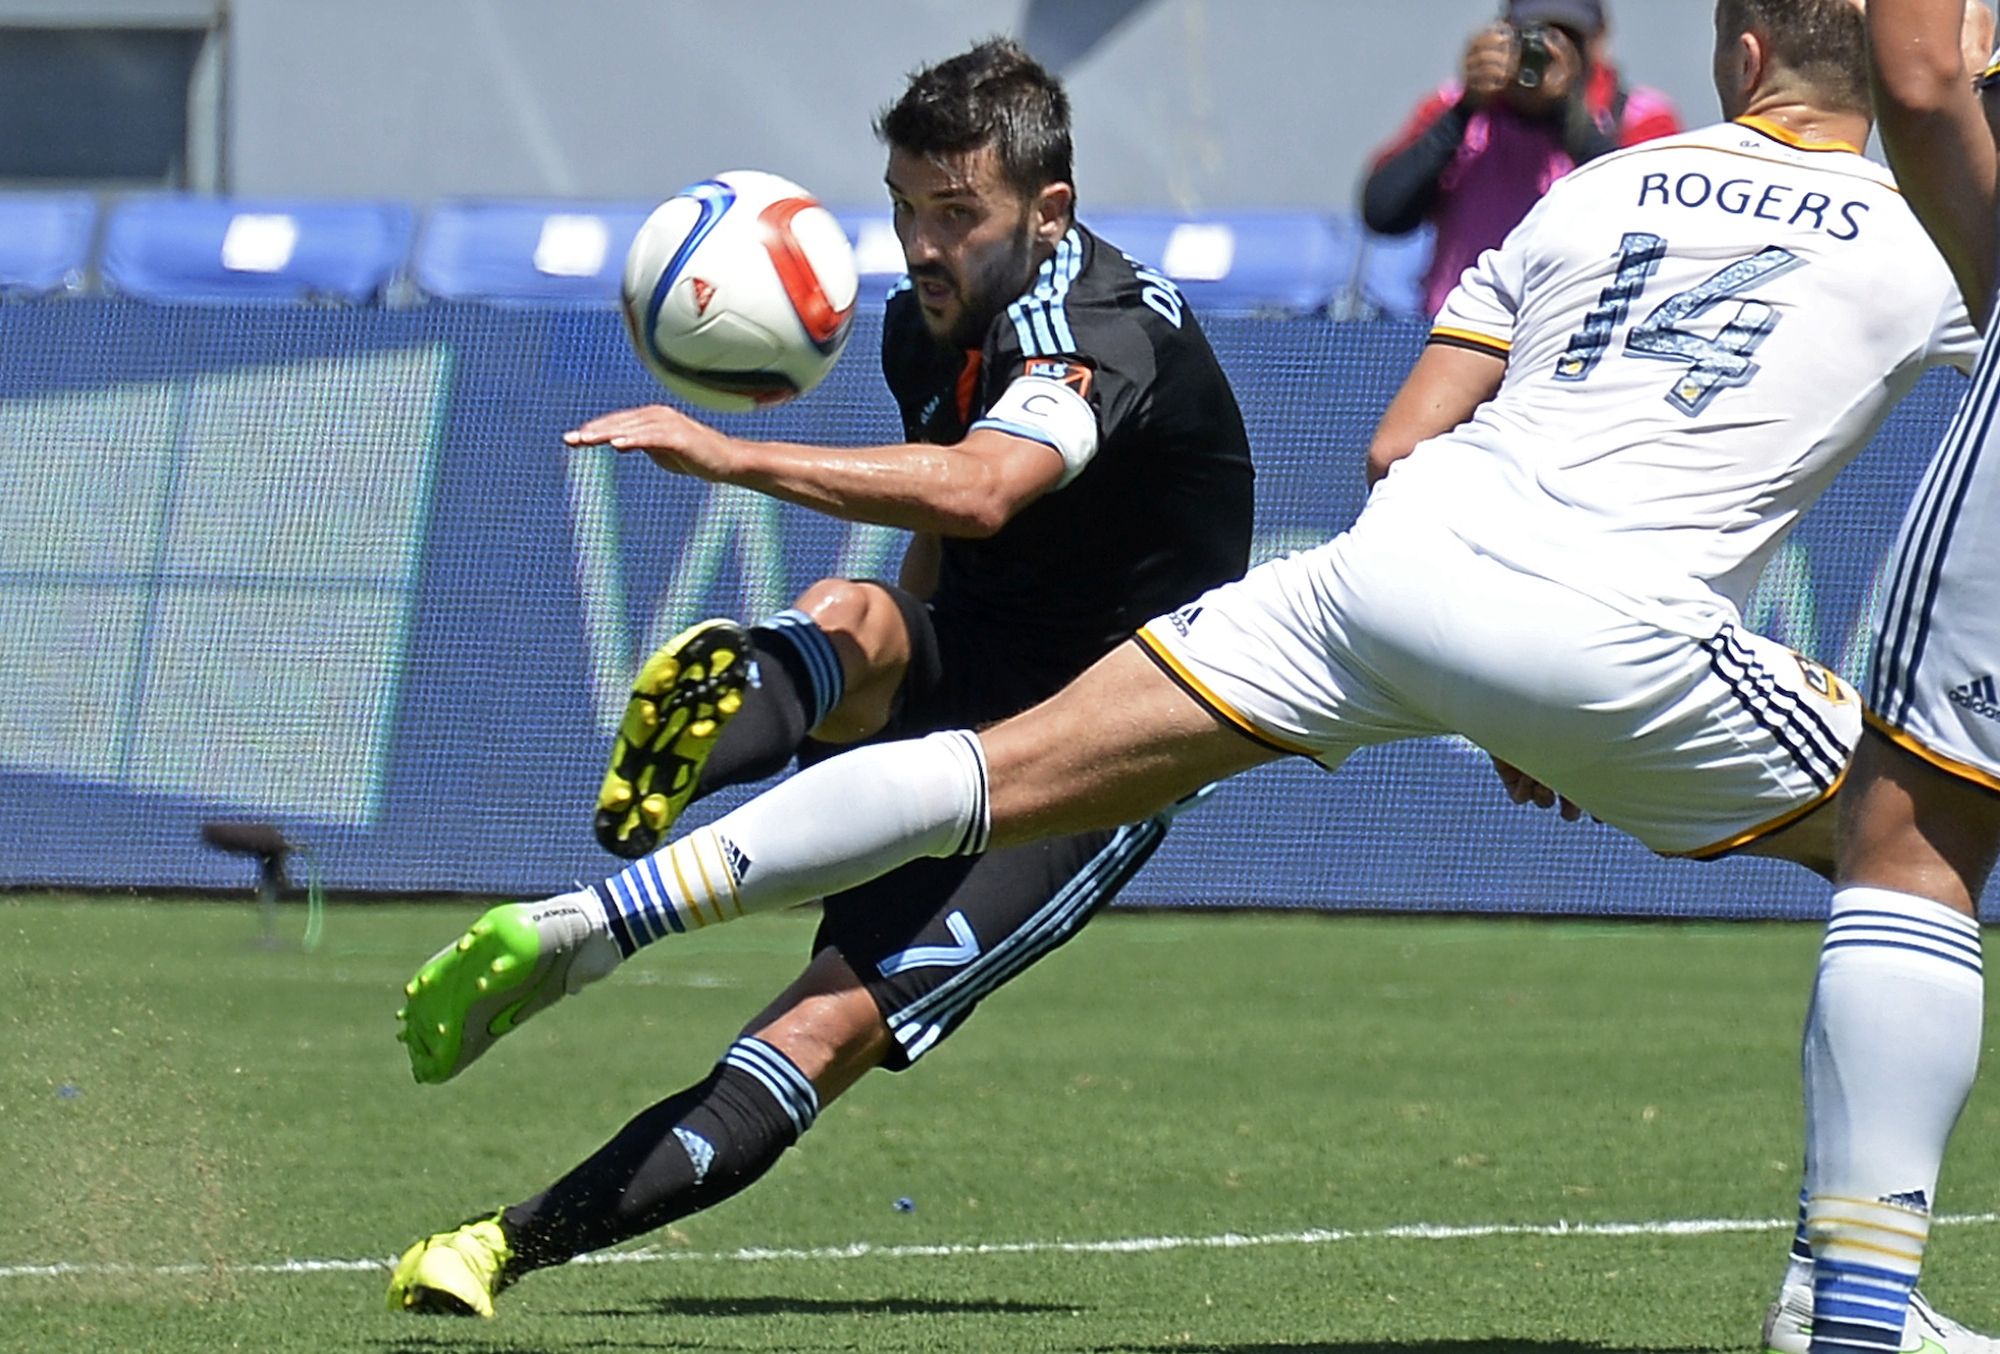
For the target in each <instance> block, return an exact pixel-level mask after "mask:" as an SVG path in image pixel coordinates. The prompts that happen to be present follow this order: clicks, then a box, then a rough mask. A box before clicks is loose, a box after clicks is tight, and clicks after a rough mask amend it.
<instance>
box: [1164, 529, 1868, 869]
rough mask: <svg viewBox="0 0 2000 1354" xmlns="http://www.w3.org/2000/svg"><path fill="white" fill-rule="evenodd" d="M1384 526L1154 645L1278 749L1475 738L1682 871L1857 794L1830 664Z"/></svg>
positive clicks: (1216, 598) (1260, 578) (1212, 603)
mask: <svg viewBox="0 0 2000 1354" xmlns="http://www.w3.org/2000/svg"><path fill="white" fill-rule="evenodd" d="M1377 506H1380V505H1374V506H1371V510H1370V511H1368V512H1364V513H1363V514H1362V517H1361V520H1360V521H1359V522H1357V523H1356V524H1355V526H1354V528H1353V529H1352V530H1351V531H1349V532H1347V533H1346V534H1345V535H1342V536H1341V537H1339V538H1338V539H1336V540H1334V541H1331V542H1329V543H1328V544H1326V545H1323V546H1321V547H1319V548H1318V549H1315V550H1311V551H1308V552H1306V553H1303V554H1298V555H1291V556H1288V557H1286V558H1284V559H1279V560H1273V561H1271V562H1270V563H1268V564H1265V565H1262V566H1260V567H1258V568H1257V569H1254V570H1252V571H1251V573H1250V574H1249V575H1248V576H1247V577H1245V578H1244V579H1242V580H1241V581H1239V582H1236V583H1231V584H1228V585H1226V586H1224V587H1221V588H1217V589H1215V590H1214V591H1212V592H1210V593H1208V594H1206V595H1205V596H1203V597H1202V598H1200V599H1199V600H1197V601H1195V602H1193V603H1191V604H1189V605H1188V606H1185V607H1182V608H1181V609H1180V610H1179V611H1176V612H1174V613H1172V614H1171V615H1167V616H1162V617H1160V618H1158V619H1156V620H1153V621H1150V622H1148V623H1147V624H1146V626H1145V627H1144V628H1143V629H1142V630H1141V631H1140V633H1139V640H1140V643H1141V644H1142V645H1143V646H1144V647H1145V650H1146V652H1147V653H1148V654H1149V655H1151V656H1152V658H1153V659H1154V661H1155V662H1157V663H1158V664H1159V665H1160V666H1161V667H1162V668H1163V669H1164V670H1165V671H1166V672H1167V673H1168V675H1169V676H1171V677H1172V678H1174V680H1176V681H1177V682H1179V683H1180V685H1181V686H1182V687H1183V688H1185V689H1186V690H1187V691H1188V692H1189V693H1190V694H1192V695H1193V696H1194V697H1195V699H1197V700H1199V701H1200V702H1201V703H1202V704H1204V705H1205V706H1207V707H1208V709H1209V710H1210V711H1211V712H1212V713H1213V714H1215V716H1216V717H1217V718H1219V719H1221V720H1223V721H1225V722H1227V723H1229V724H1232V725H1234V726H1235V727H1236V728H1238V729H1239V730H1241V731H1242V732H1243V733H1244V734H1246V735H1247V736H1248V737H1250V738H1253V739H1255V740H1257V741H1259V742H1262V743H1265V744H1267V745H1269V746H1271V747H1273V748H1277V749H1279V750H1281V751H1285V752H1292V753H1298V754H1300V755H1303V756H1308V757H1312V758H1314V759H1315V760H1317V761H1319V762H1320V763H1321V764H1323V765H1325V766H1327V767H1329V768H1331V767H1335V766H1338V765H1339V764H1340V763H1341V762H1342V761H1343V760H1344V759H1345V758H1346V757H1347V756H1348V754H1349V753H1351V752H1353V751H1355V750H1356V749H1358V748H1362V747H1367V746H1370V745H1372V744H1377V743H1387V742H1392V741H1394V740H1396V739H1401V738H1412V737H1419V736H1423V735H1430V734H1446V733H1459V734H1463V735H1465V736H1466V737H1467V738H1470V739H1471V740H1472V741H1473V742H1475V743H1477V744H1479V745H1480V746H1481V747H1483V748H1485V749H1486V750H1487V751H1488V752H1491V753H1493V754H1495V755H1496V756H1498V757H1501V758H1503V759H1504V760H1506V761H1509V762H1512V763H1513V764H1514V765H1516V766H1518V767H1520V768H1521V769H1522V770H1524V771H1526V772H1527V773H1528V774H1530V775H1532V776H1534V777H1535V778H1536V779H1537V780H1540V781H1542V782H1543V783H1544V784H1547V785H1549V786H1552V787H1553V788H1555V789H1556V790H1558V791H1560V792H1561V793H1562V794H1564V795H1566V796H1568V797H1569V798H1570V799H1571V800H1573V801H1574V802H1575V803H1577V804H1578V805H1580V806H1581V807H1582V808H1583V809H1585V810H1586V811H1587V812H1589V813H1591V814H1593V815H1595V816H1596V817H1598V818H1600V819H1602V820H1603V821H1605V822H1607V823H1610V824H1612V825H1614V826H1616V827H1618V828H1621V829H1623V830H1624V831H1626V832H1629V833H1631V834H1632V835H1633V836H1635V837H1637V838H1638V839H1639V840H1640V841H1642V842H1644V843H1645V844H1646V845H1648V846H1650V847H1652V848H1653V849H1654V850H1656V851H1661V852H1665V853H1669V854H1674V855H1690V856H1709V855H1717V854H1720V853H1722V852H1725V851H1729V850H1732V849H1734V848H1736V847H1739V846H1743V845H1746V844H1748V843H1749V842H1751V841H1754V840H1756V839H1757V838H1758V837H1760V836H1763V835H1765V834H1767V833H1770V832H1774V831H1776V830H1777V829H1778V828H1781V827H1783V826H1785V825H1786V824H1788V823H1790V822H1792V821H1793V820H1795V819H1797V818H1799V817H1801V816H1803V815H1804V814H1806V813H1807V812H1809V811H1810V810H1812V809H1813V808H1815V807H1817V806H1818V805H1819V804H1821V803H1822V802H1824V801H1825V799H1826V798H1827V797H1828V796H1830V795H1831V794H1832V793H1833V791H1834V790H1835V789H1837V788H1838V786H1839V784H1840V781H1841V780H1842V778H1843V777H1844V776H1845V775H1846V771H1847V764H1848V761H1849V759H1850V757H1851V756H1852V753H1853V750H1854V745H1855V743H1856V742H1857V741H1858V740H1859V738H1860V735H1861V703H1860V701H1859V700H1858V699H1857V698H1856V696H1855V693H1854V690H1853V688H1851V687H1849V686H1848V685H1847V684H1846V683H1844V682H1842V681H1841V680H1840V679H1839V678H1838V677H1836V676H1834V675H1833V674H1832V673H1830V672H1828V671H1827V670H1826V669H1825V668H1823V667H1821V666H1820V665H1819V664H1817V663H1814V662H1812V661H1810V660H1808V659H1805V658H1802V657H1800V656H1799V655H1797V654H1795V653H1793V652H1792V651H1791V650H1789V649H1787V648H1785V647H1784V646H1782V645H1780V644H1777V643H1774V642H1773V641H1771V640H1768V639H1765V638H1763V637H1761V636H1759V635H1754V634H1749V633H1747V632H1744V631H1742V630H1740V629H1738V628H1737V627H1735V626H1732V625H1724V626H1723V627H1722V628H1721V630H1720V631H1719V632H1718V633H1714V634H1712V635H1711V636H1710V637H1708V638H1707V639H1698V638H1695V637H1693V636H1690V635H1688V634H1685V633H1675V632H1672V631H1669V630H1666V629H1663V628H1661V627H1660V626H1659V625H1657V624H1653V623H1649V622H1646V621H1641V620H1637V619H1634V618H1633V617H1631V616H1629V615H1626V614H1625V613H1624V612H1622V611H1619V610H1617V609H1614V608H1613V607H1612V606H1610V605H1608V604H1606V603H1605V602H1602V601H1598V600H1596V599H1594V598H1592V597H1588V596H1585V595H1584V594H1582V593H1581V592H1578V591H1576V590H1575V589H1572V588H1570V587H1567V586H1565V585H1564V584H1562V583H1559V582H1555V581H1552V580H1550V579H1547V578H1543V577H1540V576H1538V575H1534V574H1528V573H1523V572H1521V571H1520V570H1518V569H1516V568H1514V567H1512V566H1510V565H1507V564H1503V563H1501V562H1500V561H1498V560H1495V559H1493V558H1491V557H1490V556H1486V555H1482V554H1480V553H1479V552H1478V551H1476V550H1475V549H1474V548H1472V547H1471V546H1469V545H1467V544H1466V543H1465V542H1464V541H1462V540H1461V539H1459V537H1457V536H1456V535H1454V534H1452V533H1451V532H1450V531H1448V530H1446V529H1444V528H1442V527H1439V526H1436V525H1434V524H1432V523H1430V522H1427V521H1425V520H1424V519H1423V518H1422V516H1421V514H1419V513H1415V512H1410V511H1404V510H1401V509H1397V510H1393V511H1377V510H1375V507H1377ZM1495 792H1496V793H1498V790H1497V788H1496V791H1495Z"/></svg>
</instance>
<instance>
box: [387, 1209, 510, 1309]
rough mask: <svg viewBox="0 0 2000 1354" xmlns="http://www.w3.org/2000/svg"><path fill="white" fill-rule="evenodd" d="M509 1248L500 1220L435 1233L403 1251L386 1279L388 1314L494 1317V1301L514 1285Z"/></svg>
mask: <svg viewBox="0 0 2000 1354" xmlns="http://www.w3.org/2000/svg"><path fill="white" fill-rule="evenodd" d="M513 1258H514V1248H513V1247H512V1246H509V1245H508V1244H507V1234H506V1233H505V1232H502V1231H501V1230H500V1215H499V1214H498V1213H495V1214H493V1215H492V1216H491V1217H486V1218H474V1219H473V1220H472V1221H470V1222H464V1223H460V1224H459V1225H458V1226H457V1227H454V1228H452V1229H451V1230H450V1231H449V1232H436V1233H433V1234H432V1235H430V1236H427V1237H425V1238H424V1239H423V1240H422V1241H419V1242H418V1243H417V1244H416V1245H414V1246H412V1247H410V1248H409V1249H408V1250H406V1251H404V1252H403V1258H402V1259H400V1260H398V1261H397V1262H396V1270H395V1273H393V1274H391V1275H390V1276H389V1310H390V1311H392V1312H429V1313H433V1314H436V1315H443V1316H484V1317H491V1316H492V1315H493V1299H494V1298H496V1297H498V1296H499V1295H500V1290H501V1289H503V1288H505V1287H506V1286H507V1285H508V1284H510V1283H512V1282H513V1278H512V1277H511V1276H510V1275H509V1274H508V1273H507V1263H508V1261H510V1260H512V1259H513Z"/></svg>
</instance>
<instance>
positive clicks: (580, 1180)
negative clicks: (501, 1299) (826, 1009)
mask: <svg viewBox="0 0 2000 1354" xmlns="http://www.w3.org/2000/svg"><path fill="white" fill-rule="evenodd" d="M818 1113H819V1095H818V1093H817V1092H816V1091H815V1090H814V1089H813V1085H812V1083H811V1082H810V1081H808V1080H806V1077H805V1074H804V1073H803V1072H801V1071H799V1069H798V1068H797V1066H795V1065H794V1064H793V1063H792V1061H791V1059H789V1058H787V1057H785V1055H784V1054H782V1053H780V1052H778V1050H776V1049H775V1048H772V1047H771V1046H770V1045H769V1044H766V1043H765V1042H763V1041H762V1040H761V1039H752V1038H747V1037H746V1038H743V1039H738V1040H737V1041H736V1042H735V1043H734V1044H731V1045H730V1046H729V1051H728V1052H727V1053H725V1054H723V1056H722V1061H721V1062H719V1063H717V1064H716V1065H715V1070H714V1071H712V1072H710V1073H709V1075H708V1077H707V1079H706V1080H704V1081H701V1082H699V1083H698V1084H696V1085H693V1086H690V1087H688V1088H687V1089H686V1090H684V1091H682V1092H680V1093H679V1094H678V1095H674V1096H670V1097H668V1098H667V1099H665V1100H662V1101H661V1102H660V1103H659V1104H657V1105H655V1106H653V1107H652V1108H651V1109H649V1110H646V1111H645V1112H644V1113H642V1114H640V1115H639V1116H638V1117H637V1118H636V1119H634V1120H632V1122H631V1123H629V1124H627V1125H625V1127H624V1128H623V1129H621V1130H619V1133H618V1135H617V1136H616V1137H614V1138H613V1139H612V1140H611V1141H610V1142H608V1143H606V1144H605V1145H604V1146H603V1147H600V1148H599V1149H598V1150H597V1151H596V1152H595V1153H594V1154H592V1155H591V1157H590V1158H589V1159H588V1160H586V1161H585V1162H584V1163H583V1164H582V1165H580V1166H578V1167H577V1168H576V1169H575V1170H573V1171H571V1172H570V1173H569V1174H568V1175H566V1176H564V1177H563V1178H562V1179H561V1180H558V1181H557V1182H556V1183H555V1184H553V1185H551V1186H549V1188H548V1189H546V1190H544V1191H543V1192H542V1193H540V1194H537V1195H536V1196H535V1197H534V1198H532V1199H529V1200H528V1201H526V1202H525V1203H519V1204H516V1205H514V1207H512V1208H510V1209H508V1210H506V1212H504V1213H503V1214H501V1218H500V1225H501V1228H502V1230H504V1231H505V1232H506V1234H507V1241H508V1244H509V1245H511V1246H512V1247H513V1248H514V1254H515V1258H514V1261H513V1264H512V1265H511V1266H510V1267H509V1268H510V1271H511V1272H512V1273H514V1274H521V1273H525V1272H527V1271H529V1270H533V1269H542V1268H544V1267H546V1266H549V1265H559V1264H562V1263H563V1262H564V1261H565V1260H568V1259H570V1258H571V1257H572V1256H577V1255H582V1254H584V1253H586V1252H588V1251H596V1250H602V1249H604V1248H605V1247H606V1246H611V1245H615V1244H616V1243H618V1242H620V1241H624V1240H627V1239H628V1238H631V1237H635V1236H640V1235H642V1234H644V1233H646V1232H650V1231H652V1230H653V1229H654V1228H656V1227H664V1226H665V1225H666V1224H667V1223H670V1222H672V1221H674V1219H676V1218H683V1217H686V1216H687V1215H688V1214H690V1213H696V1212H699V1211H701V1210H702V1209H704V1208H712V1207H713V1206H715V1205H716V1204H719V1203H721V1202H722V1201H723V1200H724V1199H727V1198H729V1197H730V1196H731V1195H733V1194H735V1193H736V1192H737V1191H739V1190H741V1189H743V1188H744V1187H745V1186H747V1185H749V1184H751V1183H752V1182H754V1181H755V1180H757V1179H758V1177H760V1176H762V1175H763V1174H764V1172H766V1171H768V1170H770V1169H771V1167H772V1166H773V1165H774V1164H776V1162H777V1160H778V1158H779V1157H781V1156H783V1155H784V1153H785V1149H786V1148H788V1147H790V1146H791V1145H792V1144H793V1143H795V1142H797V1141H798V1140H799V1135H800V1134H802V1133H804V1132H805V1131H806V1130H807V1129H808V1128H810V1127H812V1121H813V1118H814V1117H815V1116H816V1115H817V1114H818Z"/></svg>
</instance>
